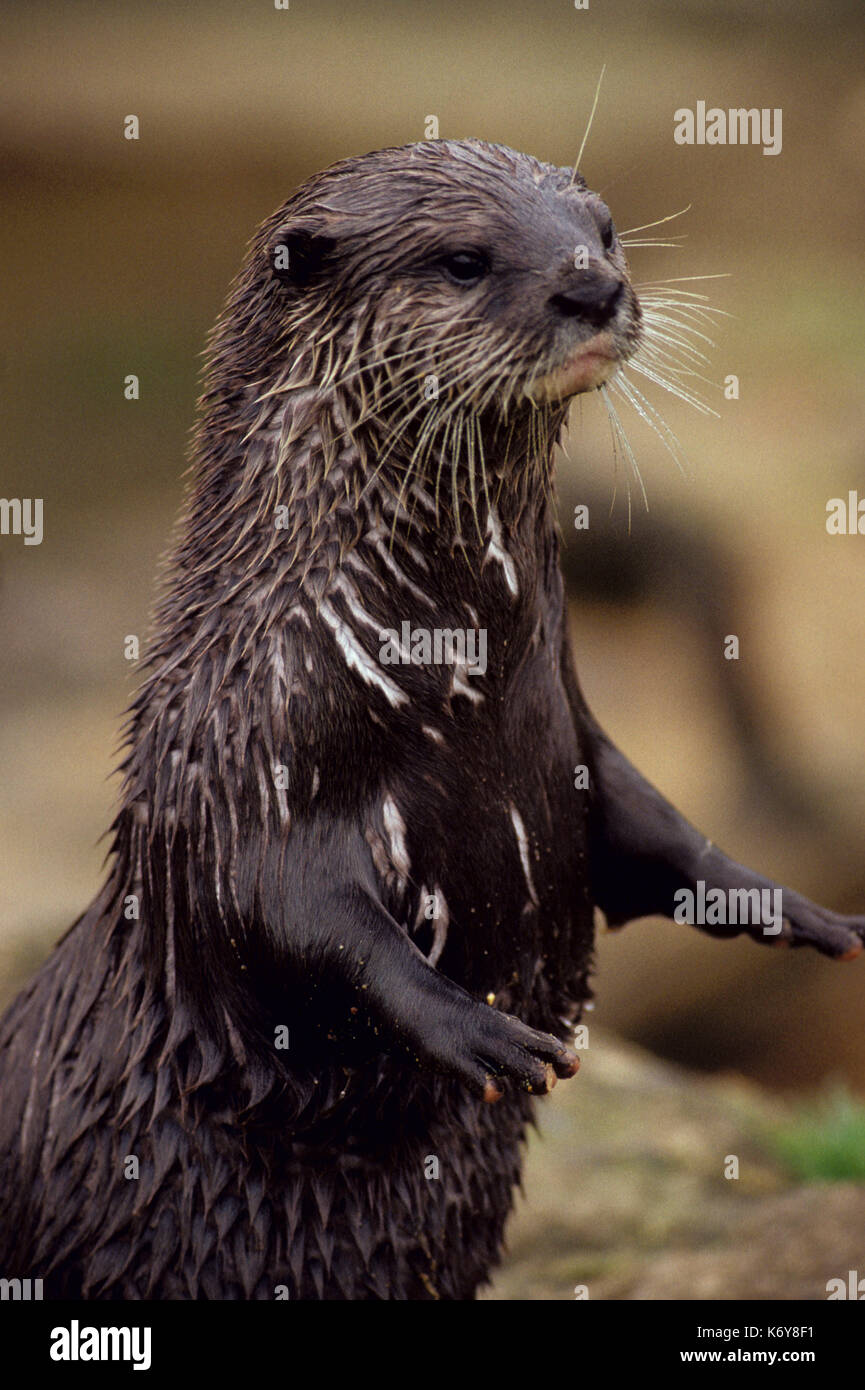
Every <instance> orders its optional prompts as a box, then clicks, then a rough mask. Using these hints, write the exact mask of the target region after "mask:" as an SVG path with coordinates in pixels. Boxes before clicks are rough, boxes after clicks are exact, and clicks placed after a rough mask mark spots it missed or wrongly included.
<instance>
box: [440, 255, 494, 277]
mask: <svg viewBox="0 0 865 1390" xmlns="http://www.w3.org/2000/svg"><path fill="white" fill-rule="evenodd" d="M440 265H441V266H442V267H443V268H444V269H445V270H446V271H447V273H448V275H449V276H450V277H451V279H452V280H456V281H457V283H458V284H460V285H471V284H474V283H475V281H477V280H482V279H483V277H484V276H485V275H486V273H487V271H488V270H489V268H490V267H489V261H488V260H487V258H486V256H483V255H481V254H480V252H478V251H454V252H452V253H450V254H449V255H447V256H442V258H441V261H440Z"/></svg>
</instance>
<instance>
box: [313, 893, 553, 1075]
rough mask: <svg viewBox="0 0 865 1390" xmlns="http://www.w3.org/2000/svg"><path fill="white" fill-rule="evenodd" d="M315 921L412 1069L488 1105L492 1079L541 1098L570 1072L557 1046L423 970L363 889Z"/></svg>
mask: <svg viewBox="0 0 865 1390" xmlns="http://www.w3.org/2000/svg"><path fill="white" fill-rule="evenodd" d="M322 916H323V917H326V919H327V922H328V934H329V935H330V937H331V939H332V941H333V942H334V943H337V946H338V950H339V965H340V970H341V972H342V973H343V975H344V978H347V979H348V981H349V982H350V984H351V985H352V986H353V987H354V990H355V991H356V997H357V998H358V999H359V1000H360V1001H362V1003H363V1005H364V1006H365V1007H366V1008H368V1010H369V1012H370V1015H371V1017H372V1019H373V1020H374V1022H375V1023H376V1024H377V1025H378V1026H379V1027H380V1028H383V1029H384V1030H385V1032H386V1034H388V1035H390V1037H391V1038H393V1039H394V1040H395V1041H397V1042H398V1043H399V1044H400V1045H401V1046H402V1047H403V1048H404V1049H407V1050H408V1052H409V1053H410V1054H411V1055H412V1056H413V1057H414V1058H415V1059H416V1061H417V1062H418V1064H419V1065H421V1066H428V1067H431V1068H432V1069H434V1070H436V1071H441V1072H446V1073H447V1074H448V1075H451V1076H457V1077H459V1078H460V1079H461V1080H462V1081H464V1082H465V1083H466V1085H467V1086H469V1087H470V1088H471V1090H473V1091H475V1092H476V1093H477V1094H478V1095H480V1096H482V1097H483V1099H484V1100H487V1101H494V1100H498V1099H499V1097H500V1096H501V1094H502V1092H501V1087H500V1085H499V1084H498V1080H497V1078H502V1077H505V1078H509V1079H510V1080H511V1081H515V1082H516V1083H517V1084H518V1085H520V1086H522V1087H524V1088H525V1089H526V1090H528V1091H531V1092H532V1093H534V1094H542V1093H544V1092H546V1091H549V1090H551V1089H552V1087H553V1086H554V1085H555V1083H556V1078H557V1077H565V1076H573V1075H574V1073H575V1072H576V1070H577V1068H578V1066H579V1059H578V1058H577V1056H576V1054H575V1053H573V1052H571V1051H570V1050H569V1049H568V1048H566V1047H565V1046H564V1045H563V1044H562V1043H561V1042H559V1041H558V1039H557V1038H554V1037H552V1036H551V1035H550V1034H548V1033H539V1032H536V1031H535V1030H534V1029H533V1028H529V1027H527V1025H526V1024H524V1023H521V1022H520V1020H519V1019H517V1018H513V1017H511V1015H509V1014H505V1013H501V1012H499V1011H498V1010H497V1009H494V1008H491V1007H490V1005H489V1004H486V1003H480V1002H479V1001H478V1000H476V999H473V998H472V996H471V995H470V994H467V993H466V991H465V990H464V989H461V988H460V986H459V985H456V984H454V983H453V981H452V980H449V979H448V978H447V976H445V975H442V974H441V973H440V972H439V971H438V970H435V969H434V968H433V967H432V966H430V965H429V964H428V962H427V961H426V959H425V958H424V956H422V955H421V953H420V951H419V950H418V949H417V947H416V946H415V945H414V944H413V943H412V942H411V941H410V940H409V939H408V937H407V936H406V934H405V932H404V931H402V930H401V928H400V927H399V925H398V924H397V922H396V921H394V919H393V918H392V917H390V916H389V915H388V913H387V912H386V911H385V909H384V907H382V905H381V904H380V903H379V902H377V901H376V900H375V898H373V897H372V896H371V895H370V894H369V893H368V892H367V891H366V890H365V889H364V888H362V887H359V886H353V887H351V888H347V889H344V890H339V891H337V892H336V893H334V894H333V895H331V896H330V897H329V898H328V899H327V900H326V902H325V903H324V904H323V910H322ZM331 959H333V957H331Z"/></svg>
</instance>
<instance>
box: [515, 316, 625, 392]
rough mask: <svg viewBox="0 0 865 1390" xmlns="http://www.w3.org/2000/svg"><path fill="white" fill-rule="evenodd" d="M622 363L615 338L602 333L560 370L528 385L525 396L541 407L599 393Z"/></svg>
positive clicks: (585, 345) (580, 348) (568, 360)
mask: <svg viewBox="0 0 865 1390" xmlns="http://www.w3.org/2000/svg"><path fill="white" fill-rule="evenodd" d="M620 363H621V359H620V357H619V354H618V353H617V352H616V350H615V347H614V344H613V339H612V335H611V334H609V333H599V334H598V335H597V336H596V337H594V338H591V339H590V340H589V342H587V343H582V344H581V345H580V346H579V347H578V348H576V349H575V350H574V352H573V353H572V354H571V355H570V357H568V359H567V361H565V362H563V363H562V365H561V366H560V367H555V368H554V369H553V370H552V371H550V372H547V373H546V374H545V375H544V376H541V377H538V378H537V379H536V380H535V381H532V382H531V383H530V384H529V385H528V386H526V389H525V393H526V395H527V396H529V397H530V399H531V400H533V401H535V402H536V403H538V404H540V403H541V402H546V401H563V400H567V399H568V398H569V397H570V396H578V395H581V394H582V393H583V392H584V391H595V390H597V388H598V387H599V386H603V384H604V382H605V381H609V379H610V377H611V376H613V374H614V373H615V372H616V371H617V370H618V368H619V366H620Z"/></svg>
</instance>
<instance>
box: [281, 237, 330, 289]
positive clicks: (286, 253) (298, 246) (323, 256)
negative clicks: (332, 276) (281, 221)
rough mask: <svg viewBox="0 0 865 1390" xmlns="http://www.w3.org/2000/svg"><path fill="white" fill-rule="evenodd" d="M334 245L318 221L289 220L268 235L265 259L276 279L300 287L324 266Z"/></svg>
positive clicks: (323, 268) (313, 277)
mask: <svg viewBox="0 0 865 1390" xmlns="http://www.w3.org/2000/svg"><path fill="white" fill-rule="evenodd" d="M335 246H336V240H335V238H334V237H332V236H327V235H326V234H325V232H324V231H323V230H322V227H321V224H320V223H314V222H292V223H290V224H289V225H288V226H287V227H283V228H281V229H280V231H278V232H277V233H276V234H275V236H273V237H272V238H271V241H270V246H269V249H268V258H269V260H270V264H271V268H272V270H273V273H274V275H275V276H276V278H277V280H281V281H282V283H283V284H285V285H293V286H296V287H297V288H303V286H304V285H308V284H309V283H310V281H312V280H314V279H315V278H316V277H317V276H318V275H320V274H321V273H322V272H323V271H324V270H325V269H326V264H327V261H328V258H329V257H330V256H331V254H332V253H333V250H334V248H335Z"/></svg>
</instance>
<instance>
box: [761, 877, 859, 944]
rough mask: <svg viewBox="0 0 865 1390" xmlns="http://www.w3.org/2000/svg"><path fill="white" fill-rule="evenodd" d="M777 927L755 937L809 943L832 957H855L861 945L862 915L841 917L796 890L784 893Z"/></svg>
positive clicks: (772, 942) (776, 941)
mask: <svg viewBox="0 0 865 1390" xmlns="http://www.w3.org/2000/svg"><path fill="white" fill-rule="evenodd" d="M783 902H784V906H783V917H782V920H781V930H780V932H779V933H778V934H777V935H776V936H775V937H759V938H758V939H759V940H764V941H768V942H769V944H774V943H777V944H779V945H785V946H813V947H814V949H815V950H817V951H820V952H821V954H822V955H824V956H830V957H831V958H832V959H833V960H855V959H856V957H857V956H858V955H859V954H860V952H861V951H862V947H863V944H865V917H842V916H841V915H840V913H837V912H830V911H829V909H828V908H825V907H821V906H820V905H819V903H813V902H811V901H810V900H809V899H808V898H803V897H800V895H799V894H798V893H788V892H787V891H785V892H784V899H783Z"/></svg>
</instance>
